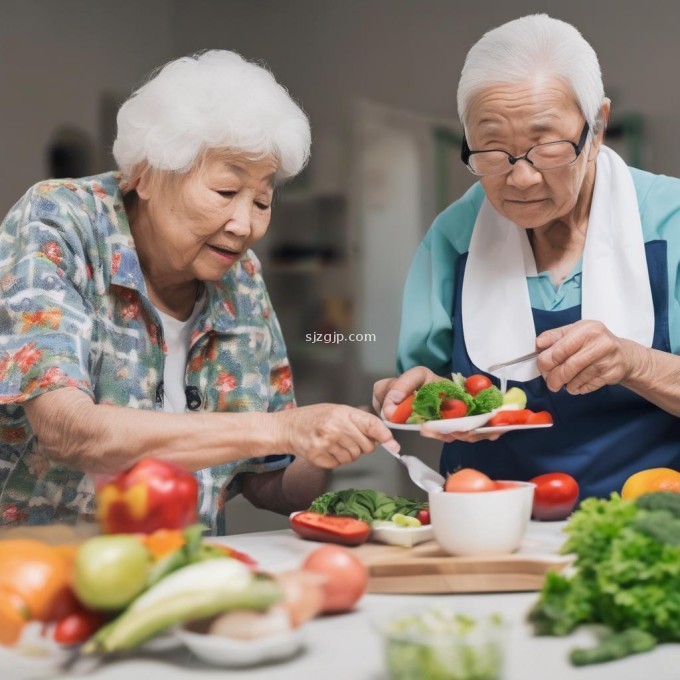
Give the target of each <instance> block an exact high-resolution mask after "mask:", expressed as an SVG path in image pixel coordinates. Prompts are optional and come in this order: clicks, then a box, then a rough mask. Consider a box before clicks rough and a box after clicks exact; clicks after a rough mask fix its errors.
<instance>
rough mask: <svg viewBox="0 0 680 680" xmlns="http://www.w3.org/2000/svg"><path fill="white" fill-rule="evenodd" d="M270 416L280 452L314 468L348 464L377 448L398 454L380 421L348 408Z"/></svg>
mask: <svg viewBox="0 0 680 680" xmlns="http://www.w3.org/2000/svg"><path fill="white" fill-rule="evenodd" d="M273 415H274V416H275V417H276V422H277V435H278V438H279V439H280V441H281V443H282V444H283V450H285V451H287V452H289V453H292V454H295V455H297V456H301V457H302V458H305V459H306V460H307V461H308V462H310V463H312V464H313V465H316V466H317V467H322V468H329V469H330V468H335V467H338V466H339V465H344V464H346V463H351V462H352V461H355V460H356V459H357V458H359V456H361V455H362V454H364V453H371V452H372V451H373V450H374V449H375V447H376V445H377V444H382V445H383V446H384V447H385V448H387V449H389V450H390V451H394V452H395V453H397V452H398V451H399V444H398V443H397V441H396V440H395V439H394V437H393V436H392V432H391V430H390V429H389V428H388V427H387V426H386V425H385V424H384V423H383V422H382V420H381V419H380V418H377V417H376V416H374V415H372V414H370V413H366V411H361V410H359V409H357V408H352V407H351V406H344V405H341V404H315V405H314V406H300V407H298V408H293V409H287V410H284V411H277V412H276V413H274V414H273ZM277 448H278V447H277Z"/></svg>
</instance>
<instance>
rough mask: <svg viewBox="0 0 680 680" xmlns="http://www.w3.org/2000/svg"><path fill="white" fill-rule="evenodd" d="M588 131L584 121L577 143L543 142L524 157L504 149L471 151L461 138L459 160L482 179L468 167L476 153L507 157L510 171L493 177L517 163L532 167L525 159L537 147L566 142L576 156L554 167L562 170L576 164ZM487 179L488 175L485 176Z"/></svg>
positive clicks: (561, 140)
mask: <svg viewBox="0 0 680 680" xmlns="http://www.w3.org/2000/svg"><path fill="white" fill-rule="evenodd" d="M589 131H590V125H588V121H586V122H585V123H584V124H583V130H581V136H580V137H579V139H578V142H576V143H574V142H572V141H571V140H570V139H556V140H555V141H554V142H543V143H541V144H534V146H532V147H531V148H530V149H529V150H528V151H527V152H526V153H525V154H524V155H522V156H513V155H512V154H510V153H508V152H507V151H505V150H504V149H486V150H484V151H472V150H471V149H470V147H469V146H468V143H467V139H466V138H465V137H463V143H462V144H461V148H460V160H462V161H463V163H465V166H466V167H467V168H468V170H469V171H470V172H471V173H473V174H474V175H477V176H478V177H483V176H484V175H479V174H478V173H477V172H475V171H474V170H473V169H472V168H471V167H470V156H473V155H474V154H477V153H492V152H498V151H500V152H501V153H504V154H505V155H506V156H507V157H508V163H510V169H508V170H506V171H504V172H494V173H491V174H493V175H503V174H506V173H507V172H510V170H511V169H512V166H513V165H515V163H517V161H526V162H527V163H529V165H531V166H532V167H534V164H533V163H532V162H531V161H530V160H529V159H528V158H527V156H528V155H529V154H530V153H531V152H532V151H533V150H534V149H535V148H536V147H537V146H545V145H548V144H562V143H564V142H567V143H568V144H571V145H572V146H573V147H574V153H575V154H576V155H575V156H574V160H573V161H570V162H569V163H565V164H564V165H556V166H555V167H556V168H563V167H565V166H567V165H571V164H572V163H575V162H576V159H577V158H578V157H579V156H580V155H581V151H583V147H585V145H586V140H587V139H588V132H589ZM486 176H487V177H488V176H489V175H486Z"/></svg>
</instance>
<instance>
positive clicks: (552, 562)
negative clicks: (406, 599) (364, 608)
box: [352, 541, 572, 593]
mask: <svg viewBox="0 0 680 680" xmlns="http://www.w3.org/2000/svg"><path fill="white" fill-rule="evenodd" d="M352 552H353V554H355V555H356V556H357V557H358V558H359V559H360V560H361V561H362V562H363V563H364V564H365V565H366V567H367V568H368V574H369V580H368V592H369V593H496V592H512V591H532V590H540V589H541V586H542V585H543V581H544V578H545V575H546V574H547V573H548V572H550V571H556V572H557V571H561V570H562V569H564V568H565V567H566V566H568V565H569V564H571V562H572V558H571V557H567V556H563V555H522V554H513V555H501V556H494V557H454V556H452V555H448V554H447V553H445V552H444V551H443V550H442V549H441V548H440V547H439V545H438V544H437V543H436V542H435V541H428V542H427V543H421V544H420V545H417V546H415V547H414V548H402V547H397V546H391V545H378V544H375V543H365V544H364V545H361V546H359V547H358V548H355V549H354V550H353V551H352Z"/></svg>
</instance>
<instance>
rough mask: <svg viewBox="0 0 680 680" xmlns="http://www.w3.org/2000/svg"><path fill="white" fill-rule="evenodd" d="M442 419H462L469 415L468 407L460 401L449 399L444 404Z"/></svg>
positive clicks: (442, 406) (441, 409)
mask: <svg viewBox="0 0 680 680" xmlns="http://www.w3.org/2000/svg"><path fill="white" fill-rule="evenodd" d="M439 412H440V413H441V416H442V418H444V419H447V418H462V417H463V416H465V415H467V406H466V405H465V402H464V401H461V400H460V399H447V400H446V401H443V402H442V405H441V408H440V411H439Z"/></svg>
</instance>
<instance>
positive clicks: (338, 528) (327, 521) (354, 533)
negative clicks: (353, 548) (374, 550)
mask: <svg viewBox="0 0 680 680" xmlns="http://www.w3.org/2000/svg"><path fill="white" fill-rule="evenodd" d="M290 527H291V529H293V531H295V532H296V533H297V534H299V535H300V536H302V538H307V539H309V540H311V541H324V542H326V543H340V544H341V545H361V544H362V543H365V542H366V541H367V540H368V537H369V536H370V535H371V526H370V525H369V524H368V523H367V522H364V521H363V520H360V519H354V517H337V516H335V515H321V514H319V513H317V512H298V513H297V514H295V515H292V516H291V518H290Z"/></svg>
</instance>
